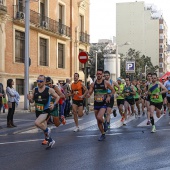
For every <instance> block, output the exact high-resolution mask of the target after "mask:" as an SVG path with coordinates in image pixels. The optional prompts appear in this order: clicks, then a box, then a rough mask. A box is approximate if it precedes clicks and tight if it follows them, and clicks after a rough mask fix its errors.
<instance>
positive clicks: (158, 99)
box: [148, 73, 168, 133]
mask: <svg viewBox="0 0 170 170" xmlns="http://www.w3.org/2000/svg"><path fill="white" fill-rule="evenodd" d="M160 88H161V89H162V91H161V90H160ZM167 91H168V90H167V89H166V87H165V86H164V85H163V84H162V83H160V82H158V81H157V74H156V73H153V74H152V83H151V84H150V86H149V89H148V93H149V94H150V120H151V124H152V130H151V133H154V132H156V128H155V123H154V117H153V113H154V111H155V110H156V116H157V117H158V118H159V117H160V116H161V109H162V104H163V98H162V94H163V93H166V92H167Z"/></svg>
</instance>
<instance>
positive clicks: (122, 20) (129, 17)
mask: <svg viewBox="0 0 170 170" xmlns="http://www.w3.org/2000/svg"><path fill="white" fill-rule="evenodd" d="M167 29H168V28H167V25H166V22H165V20H164V18H163V15H162V13H161V12H160V11H159V10H157V7H156V6H155V5H153V4H146V3H145V2H137V1H136V2H128V3H117V4H116V42H117V44H118V45H121V44H123V43H125V42H127V41H128V42H130V43H131V45H128V46H123V47H120V48H119V53H122V54H124V55H126V52H127V51H128V49H129V48H133V49H135V50H136V51H140V52H141V54H142V55H143V54H144V55H146V56H149V57H151V61H152V63H153V65H154V66H155V65H158V66H159V70H158V72H159V76H162V75H163V74H164V73H166V71H167V53H166V51H167Z"/></svg>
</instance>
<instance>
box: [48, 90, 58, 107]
mask: <svg viewBox="0 0 170 170" xmlns="http://www.w3.org/2000/svg"><path fill="white" fill-rule="evenodd" d="M49 93H50V95H51V96H52V97H54V98H55V103H54V105H56V104H58V101H59V99H60V96H59V95H58V94H57V93H56V92H55V90H54V89H52V88H50V89H49Z"/></svg>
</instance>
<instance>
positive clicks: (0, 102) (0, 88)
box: [0, 83, 5, 113]
mask: <svg viewBox="0 0 170 170" xmlns="http://www.w3.org/2000/svg"><path fill="white" fill-rule="evenodd" d="M3 98H5V90H4V87H3V84H2V83H0V113H1V109H3V113H5V107H4V106H3Z"/></svg>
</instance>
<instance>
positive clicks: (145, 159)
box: [0, 113, 170, 170]
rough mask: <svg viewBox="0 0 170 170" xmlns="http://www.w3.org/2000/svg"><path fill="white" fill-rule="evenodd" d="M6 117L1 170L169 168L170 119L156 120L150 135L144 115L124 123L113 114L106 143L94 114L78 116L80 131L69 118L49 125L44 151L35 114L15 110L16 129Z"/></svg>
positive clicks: (0, 118) (1, 135)
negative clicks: (50, 139) (50, 142)
mask: <svg viewBox="0 0 170 170" xmlns="http://www.w3.org/2000/svg"><path fill="white" fill-rule="evenodd" d="M5 118H6V115H3V114H1V115H0V122H1V124H0V125H2V126H3V129H1V130H0V169H2V170H11V169H12V170H28V169H29V170H30V169H31V170H32V169H33V170H43V169H44V170H45V169H49V170H59V169H61V170H67V169H68V170H79V169H80V170H110V169H113V170H121V169H122V170H126V169H127V170H153V169H159V170H169V169H170V125H169V121H170V118H169V116H168V115H165V116H162V117H161V118H160V119H158V120H156V128H157V132H156V133H154V134H151V133H150V130H151V127H150V126H146V123H145V122H146V117H141V118H137V119H135V118H134V117H132V118H130V119H129V121H128V123H127V126H122V125H121V124H120V116H119V115H118V116H117V117H116V118H114V117H113V118H112V120H111V129H110V131H108V132H107V134H106V139H105V141H102V142H99V141H98V137H99V136H100V133H99V131H98V129H97V125H96V120H95V118H94V114H93V113H90V114H89V115H85V116H84V117H83V118H82V119H80V121H79V122H80V127H81V131H79V132H77V133H75V132H73V129H74V123H73V119H72V118H69V119H67V124H66V125H62V126H60V127H58V128H55V127H54V126H52V127H51V129H52V137H53V138H54V140H55V141H56V144H55V145H54V147H53V148H52V149H50V150H46V149H45V148H46V146H42V145H41V141H42V140H43V137H44V136H43V134H42V132H41V131H39V130H37V128H35V127H34V124H33V123H34V119H35V117H34V114H31V113H30V114H28V113H27V114H16V115H15V122H16V124H17V125H18V127H17V128H12V129H8V128H6V127H5V126H6V120H5Z"/></svg>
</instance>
